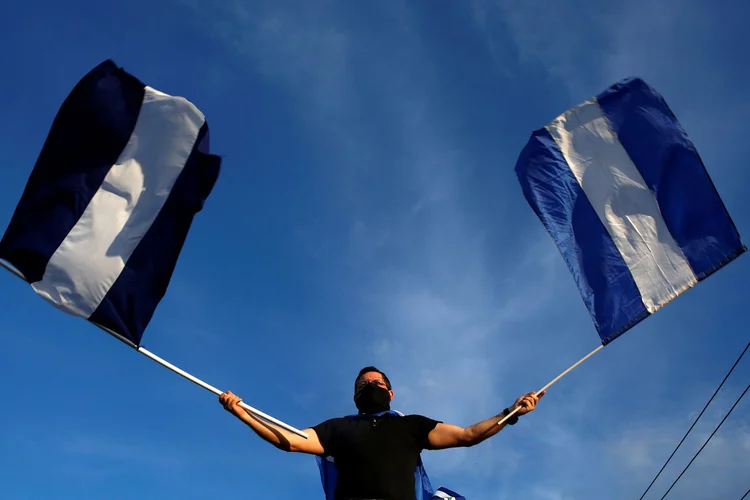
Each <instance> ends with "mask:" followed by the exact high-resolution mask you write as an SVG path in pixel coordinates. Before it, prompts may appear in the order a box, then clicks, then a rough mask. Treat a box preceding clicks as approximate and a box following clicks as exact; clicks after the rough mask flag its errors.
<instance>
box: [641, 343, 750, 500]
mask: <svg viewBox="0 0 750 500" xmlns="http://www.w3.org/2000/svg"><path fill="white" fill-rule="evenodd" d="M748 348H750V342H748V344H747V345H746V346H745V350H743V351H742V354H740V357H739V358H737V361H735V362H734V365H732V368H730V369H729V373H727V374H726V376H725V377H724V380H722V381H721V384H719V387H717V388H716V390H715V391H714V393H713V396H711V399H709V400H708V403H706V406H704V407H703V409H702V410H701V412H700V413H699V414H698V416H697V417H696V419H695V421H694V422H693V425H691V426H690V428H689V429H688V431H687V432H686V433H685V435H684V436H683V437H682V440H681V441H680V442H679V444H678V445H677V448H675V449H674V451H673V452H672V454H671V455H669V458H668V459H667V461H666V462H664V465H662V467H661V469H660V470H659V472H658V473H657V474H656V477H654V479H653V480H652V481H651V484H649V485H648V488H646V491H644V492H643V495H641V498H640V499H639V500H643V497H645V496H646V493H648V490H650V489H651V487H652V486H653V485H654V483H655V482H656V480H657V479H658V478H659V476H660V475H661V473H662V472H663V471H664V469H665V468H666V467H667V464H668V463H669V461H670V460H672V457H674V454H675V453H677V450H678V449H679V448H680V446H682V443H683V442H684V441H685V438H687V437H688V434H690V431H692V430H693V427H695V424H697V423H698V420H700V418H701V416H702V415H703V412H705V411H706V408H708V405H710V404H711V401H713V400H714V398H715V397H716V394H718V393H719V391H720V390H721V388H722V386H723V385H724V382H726V381H727V379H728V378H729V375H731V373H732V371H734V368H735V367H736V366H737V364H738V363H739V362H740V360H741V359H742V357H743V356H744V355H745V353H746V352H747V349H748Z"/></svg>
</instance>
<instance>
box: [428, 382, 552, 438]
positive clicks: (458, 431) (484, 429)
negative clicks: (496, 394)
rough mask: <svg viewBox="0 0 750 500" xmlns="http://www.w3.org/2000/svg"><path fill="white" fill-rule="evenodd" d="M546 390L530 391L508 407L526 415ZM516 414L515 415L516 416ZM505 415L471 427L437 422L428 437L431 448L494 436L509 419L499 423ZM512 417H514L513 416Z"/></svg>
mask: <svg viewBox="0 0 750 500" xmlns="http://www.w3.org/2000/svg"><path fill="white" fill-rule="evenodd" d="M544 394H545V393H544V392H542V393H541V394H539V395H537V394H536V393H535V392H530V393H528V394H525V395H523V396H521V397H520V398H518V399H517V400H516V402H515V403H514V404H513V406H511V407H510V408H508V409H509V410H510V411H513V410H514V409H515V408H516V407H520V409H519V410H518V411H517V412H516V413H515V415H517V416H521V415H525V414H527V413H529V412H530V411H533V410H534V408H536V404H537V403H538V402H539V399H540V398H541V397H542V396H544ZM515 415H514V416H515ZM504 416H505V415H504V414H503V413H500V414H498V415H495V416H494V417H491V418H488V419H487V420H483V421H481V422H477V423H476V424H474V425H472V426H471V427H466V428H464V427H459V426H457V425H451V424H443V423H440V424H437V426H436V427H435V428H434V429H433V430H432V431H430V434H429V435H428V439H429V440H430V448H431V449H433V450H441V449H444V448H457V447H467V446H474V445H477V444H479V443H481V442H482V441H484V440H485V439H487V438H489V437H492V436H494V435H495V434H497V433H498V432H500V431H501V430H502V429H503V428H504V427H505V426H506V425H508V421H507V420H506V421H505V422H504V423H503V424H502V425H497V423H498V422H499V421H500V420H502V419H503V417H504ZM511 418H512V417H511Z"/></svg>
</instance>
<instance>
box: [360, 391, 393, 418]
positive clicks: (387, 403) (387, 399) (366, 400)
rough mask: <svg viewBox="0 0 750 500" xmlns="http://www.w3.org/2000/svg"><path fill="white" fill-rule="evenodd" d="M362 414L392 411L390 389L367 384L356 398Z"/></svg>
mask: <svg viewBox="0 0 750 500" xmlns="http://www.w3.org/2000/svg"><path fill="white" fill-rule="evenodd" d="M354 402H355V404H356V405H357V409H358V410H359V412H360V413H379V412H381V411H387V410H390V409H391V395H390V393H389V392H388V389H383V388H382V387H378V386H377V385H374V384H367V385H366V386H364V387H363V388H362V390H361V391H359V392H358V393H357V395H356V396H354Z"/></svg>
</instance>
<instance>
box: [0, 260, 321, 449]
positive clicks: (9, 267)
mask: <svg viewBox="0 0 750 500" xmlns="http://www.w3.org/2000/svg"><path fill="white" fill-rule="evenodd" d="M0 266H2V267H4V268H5V269H7V270H8V271H10V272H11V273H13V274H14V275H16V276H17V277H19V278H21V279H22V280H23V281H25V282H26V283H28V280H27V279H26V277H25V276H24V275H23V273H21V271H19V270H18V269H16V267H15V266H14V265H13V264H11V263H10V262H8V261H6V260H3V259H0ZM89 323H91V324H93V325H95V326H98V327H99V328H101V329H102V330H104V331H105V332H107V333H108V334H110V335H112V336H113V337H115V338H116V339H117V340H120V341H122V342H124V343H125V344H127V345H129V346H130V347H132V348H134V349H135V350H136V351H138V352H140V353H141V354H143V355H144V356H146V357H148V358H150V359H152V360H154V361H156V362H157V363H159V364H160V365H162V366H164V367H166V368H169V369H170V370H172V371H173V372H175V373H177V374H178V375H182V376H183V377H185V378H186V379H188V380H189V381H191V382H193V383H195V384H197V385H199V386H201V387H203V388H204V389H206V390H209V391H211V392H213V393H214V394H216V395H217V396H220V395H221V394H222V391H220V390H219V389H217V388H216V387H214V386H212V385H209V384H207V383H205V382H204V381H202V380H201V379H199V378H196V377H194V376H192V375H190V374H189V373H187V372H186V371H184V370H181V369H179V368H177V367H176V366H175V365H173V364H172V363H169V362H168V361H165V360H164V359H162V358H160V357H159V356H157V355H156V354H154V353H152V352H150V351H148V350H146V349H144V348H143V347H140V346H137V345H135V344H133V343H132V342H131V341H130V340H128V339H126V338H125V337H123V336H122V335H119V334H118V333H115V332H113V331H112V330H110V329H109V328H105V327H103V326H102V325H97V324H96V323H94V322H93V321H90V320H89ZM240 406H241V407H242V408H244V409H246V410H247V411H249V412H250V413H252V414H254V415H256V416H258V417H260V418H262V419H264V420H267V421H268V422H271V423H274V424H276V425H278V426H279V427H281V428H282V429H286V430H288V431H289V432H293V433H294V434H297V435H298V436H301V437H303V438H305V439H307V437H308V436H307V434H305V433H304V432H302V431H300V430H298V429H295V428H294V427H292V426H291V425H288V424H285V423H284V422H282V421H280V420H277V419H275V418H273V417H272V416H270V415H266V414H265V413H263V412H262V411H260V410H256V409H255V408H253V407H252V406H249V405H247V404H245V403H244V402H240Z"/></svg>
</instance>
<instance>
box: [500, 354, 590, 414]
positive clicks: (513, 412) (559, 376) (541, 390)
mask: <svg viewBox="0 0 750 500" xmlns="http://www.w3.org/2000/svg"><path fill="white" fill-rule="evenodd" d="M602 348H604V344H602V345H600V346H599V347H597V348H596V349H594V350H593V351H591V352H590V353H588V354H587V355H585V356H584V357H582V358H581V359H579V360H578V361H577V362H576V363H575V364H574V365H573V366H571V367H570V368H568V369H567V370H565V371H564V372H562V373H561V374H560V375H558V376H557V377H555V378H554V379H552V381H551V382H550V383H548V384H547V385H545V386H544V387H542V388H541V389H539V390H538V391H537V392H536V393H537V394H541V393H542V392H544V391H546V390H547V389H548V388H550V387H551V386H552V384H554V383H555V382H557V381H558V380H560V379H561V378H563V377H564V376H565V375H567V374H568V373H570V372H571V371H573V369H574V368H575V367H577V366H578V365H580V364H581V363H583V362H584V361H586V360H587V359H589V358H590V357H591V356H593V355H594V354H596V353H597V352H599V351H600V350H601V349H602ZM520 409H521V407H520V406H518V407H516V408H515V409H514V410H513V411H511V412H510V413H508V414H507V415H506V416H504V417H503V419H502V420H500V421H499V422H498V423H497V425H502V424H504V423H505V421H506V420H508V419H509V418H511V417H513V415H515V414H516V412H518V410H520Z"/></svg>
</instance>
